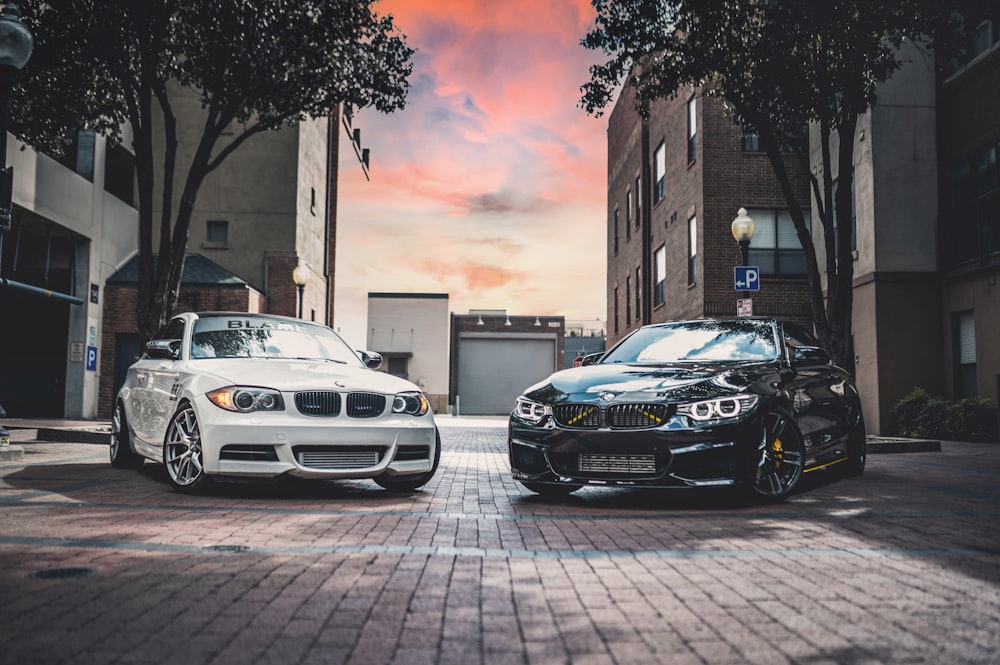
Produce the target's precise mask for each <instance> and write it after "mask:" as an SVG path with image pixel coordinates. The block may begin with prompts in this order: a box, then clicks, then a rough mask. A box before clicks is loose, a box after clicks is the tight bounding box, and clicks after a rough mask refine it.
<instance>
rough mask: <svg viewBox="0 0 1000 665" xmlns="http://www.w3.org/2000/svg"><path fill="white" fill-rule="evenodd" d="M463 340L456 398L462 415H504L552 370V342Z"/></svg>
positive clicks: (487, 339) (507, 338)
mask: <svg viewBox="0 0 1000 665" xmlns="http://www.w3.org/2000/svg"><path fill="white" fill-rule="evenodd" d="M505 337H506V338H505V339H497V338H471V339H470V338H462V339H461V340H460V341H459V347H458V398H459V412H460V413H461V414H462V415H506V414H509V413H510V412H511V410H512V409H513V408H514V400H515V399H517V396H518V395H520V394H521V393H522V392H524V389H525V388H527V387H528V386H530V385H531V384H533V383H537V382H538V381H541V380H542V379H544V378H545V377H547V376H548V375H549V374H551V373H552V372H553V371H554V369H555V357H556V352H555V350H556V341H555V340H554V339H538V338H516V337H510V336H505Z"/></svg>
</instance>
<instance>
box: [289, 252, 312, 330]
mask: <svg viewBox="0 0 1000 665" xmlns="http://www.w3.org/2000/svg"><path fill="white" fill-rule="evenodd" d="M292 281H293V282H295V286H297V287H298V289H299V318H300V319H301V318H302V301H303V299H304V297H303V296H304V295H305V292H306V282H308V281H309V270H308V269H307V268H306V264H304V263H302V260H301V259H299V264H298V265H297V266H295V268H294V269H293V270H292Z"/></svg>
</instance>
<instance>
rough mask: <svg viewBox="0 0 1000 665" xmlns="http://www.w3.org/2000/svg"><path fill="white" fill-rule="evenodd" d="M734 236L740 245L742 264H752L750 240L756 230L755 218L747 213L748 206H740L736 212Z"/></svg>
mask: <svg viewBox="0 0 1000 665" xmlns="http://www.w3.org/2000/svg"><path fill="white" fill-rule="evenodd" d="M732 230H733V238H734V239H735V240H736V244H737V245H739V246H740V265H741V266H746V265H750V240H751V239H752V238H753V232H754V230H755V228H754V223H753V219H751V218H750V215H748V214H747V209H746V208H740V209H739V210H738V211H737V212H736V219H734V220H733V224H732Z"/></svg>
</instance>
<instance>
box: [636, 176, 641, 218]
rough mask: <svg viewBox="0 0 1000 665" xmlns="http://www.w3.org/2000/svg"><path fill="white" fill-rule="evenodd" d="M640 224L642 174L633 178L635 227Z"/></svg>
mask: <svg viewBox="0 0 1000 665" xmlns="http://www.w3.org/2000/svg"><path fill="white" fill-rule="evenodd" d="M640 224H642V176H636V179H635V227H636V228H639V225H640Z"/></svg>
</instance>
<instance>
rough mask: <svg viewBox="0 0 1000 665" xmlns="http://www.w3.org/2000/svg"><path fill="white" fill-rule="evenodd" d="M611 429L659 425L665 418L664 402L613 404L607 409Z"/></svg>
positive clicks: (642, 427) (665, 408) (643, 427)
mask: <svg viewBox="0 0 1000 665" xmlns="http://www.w3.org/2000/svg"><path fill="white" fill-rule="evenodd" d="M607 419H608V427H610V428H611V429H645V428H648V427H659V426H660V425H662V424H663V421H664V420H666V419H667V407H666V405H665V404H614V405H612V406H609V407H608V410H607Z"/></svg>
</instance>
